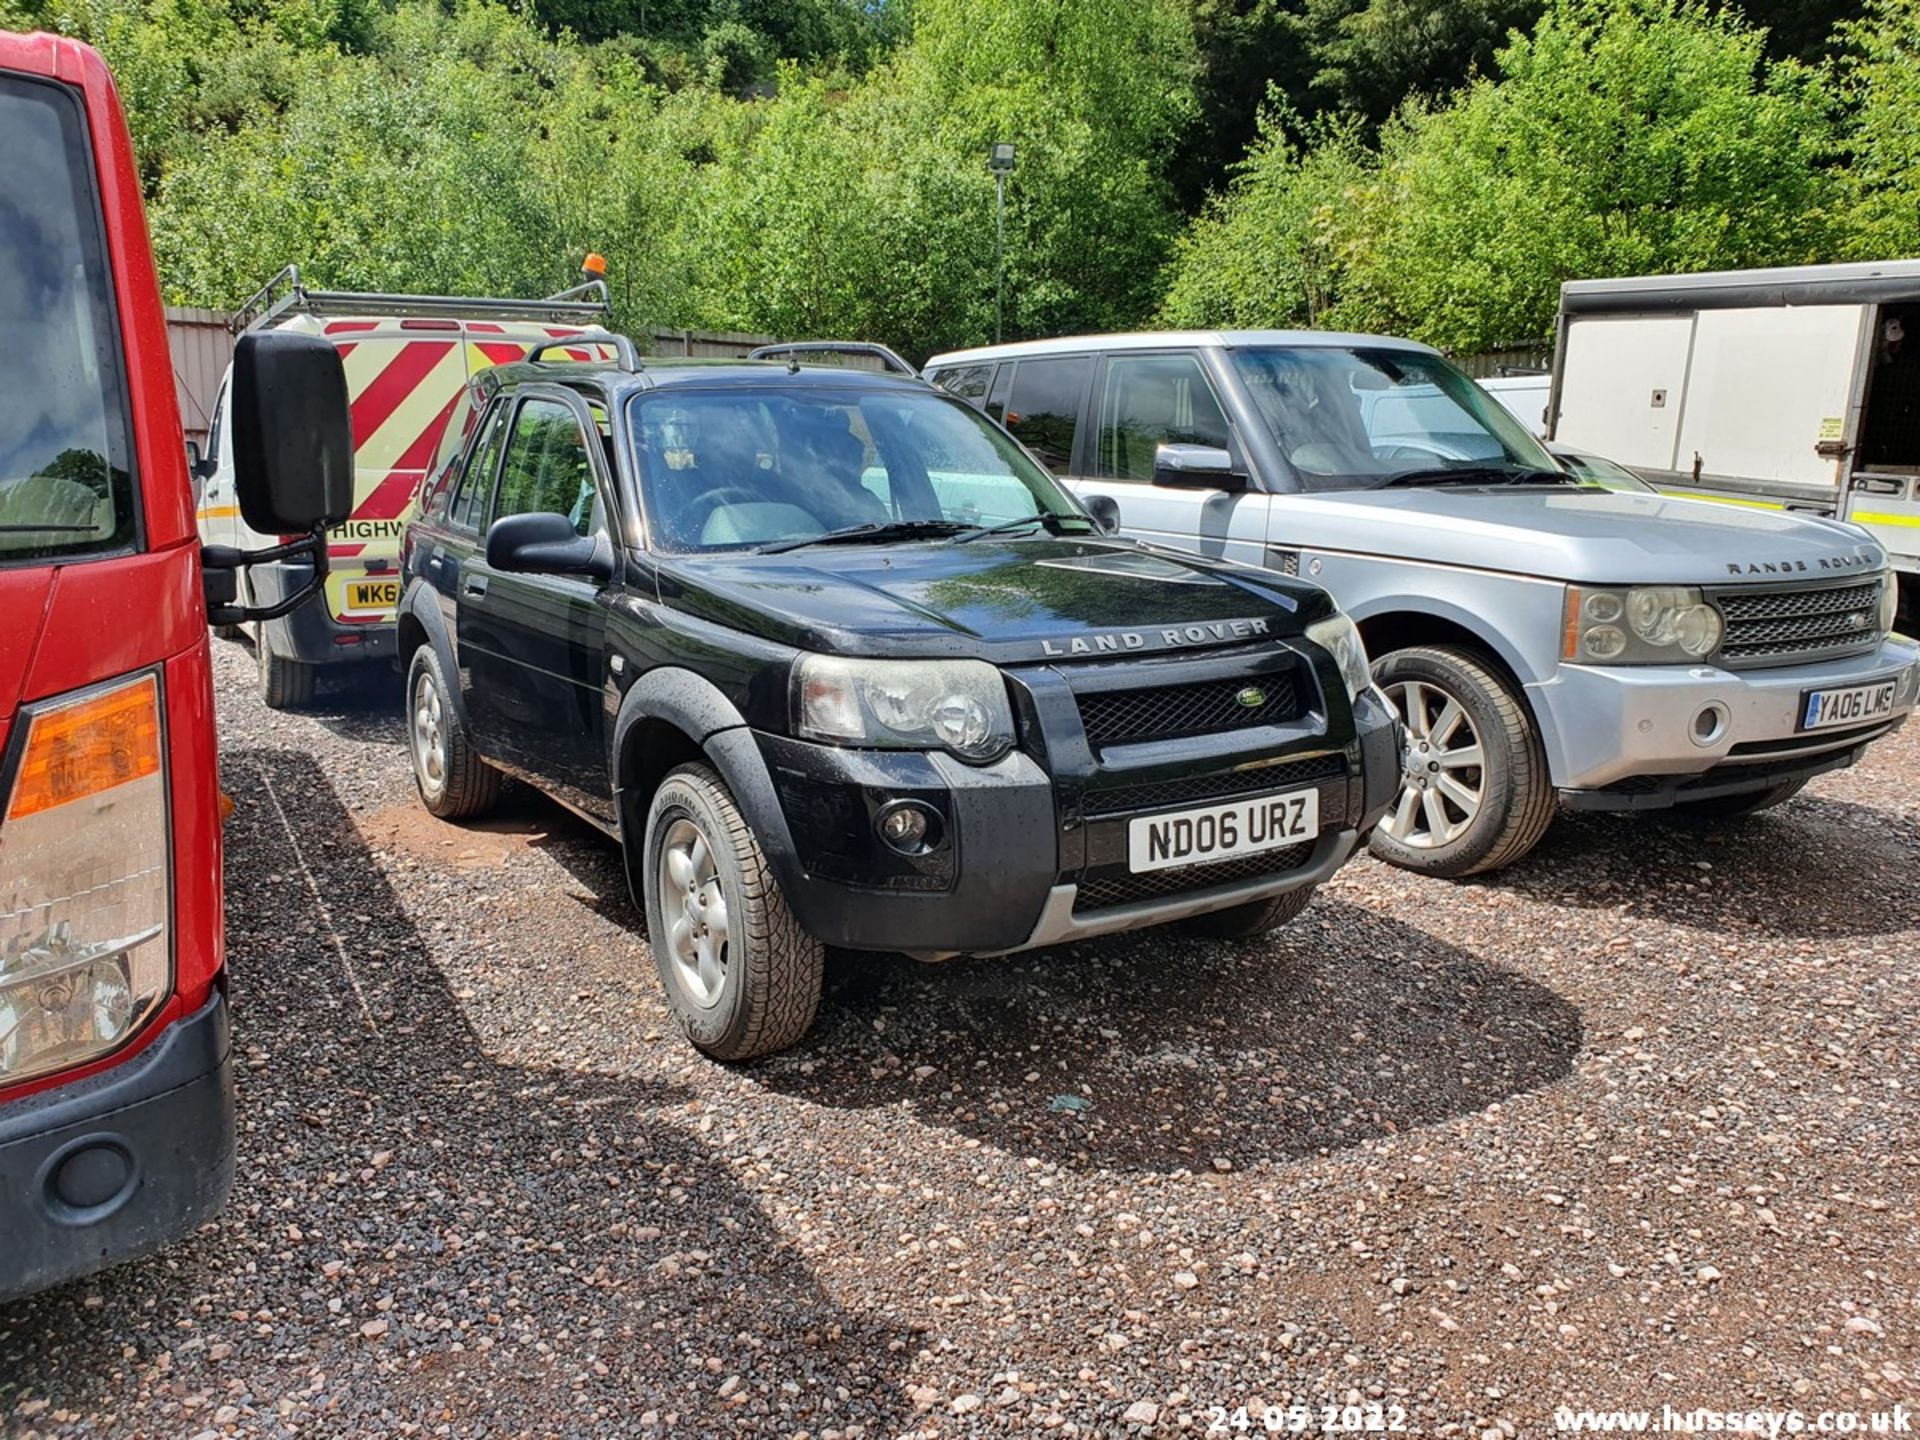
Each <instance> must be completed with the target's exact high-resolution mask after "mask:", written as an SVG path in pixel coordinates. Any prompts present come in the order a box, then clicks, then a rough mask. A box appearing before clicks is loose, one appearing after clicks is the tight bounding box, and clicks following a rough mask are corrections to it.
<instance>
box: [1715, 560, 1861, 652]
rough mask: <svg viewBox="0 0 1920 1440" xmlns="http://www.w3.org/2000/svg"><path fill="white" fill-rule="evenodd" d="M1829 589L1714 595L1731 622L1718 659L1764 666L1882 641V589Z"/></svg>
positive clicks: (1736, 592)
mask: <svg viewBox="0 0 1920 1440" xmlns="http://www.w3.org/2000/svg"><path fill="white" fill-rule="evenodd" d="M1882 583H1883V582H1881V581H1879V580H1870V581H1867V582H1865V583H1864V584H1858V585H1826V586H1822V587H1820V588H1818V589H1808V590H1761V591H1756V592H1752V593H1746V592H1742V591H1739V590H1721V591H1717V592H1715V594H1714V595H1713V597H1712V598H1713V603H1714V604H1715V605H1716V606H1718V607H1719V610H1720V618H1721V619H1722V620H1724V621H1725V622H1726V627H1727V628H1726V633H1725V635H1723V636H1722V637H1721V640H1720V649H1719V651H1718V652H1717V653H1718V656H1719V659H1720V660H1721V661H1722V662H1724V663H1727V664H1733V665H1738V664H1747V665H1755V664H1761V663H1764V662H1766V661H1769V660H1777V661H1785V660H1788V659H1799V658H1801V657H1803V656H1811V655H1825V654H1829V653H1831V652H1833V651H1836V650H1851V649H1860V648H1865V647H1867V646H1869V645H1873V644H1875V643H1877V642H1878V641H1879V639H1880V614H1879V612H1880V587H1881V584H1882Z"/></svg>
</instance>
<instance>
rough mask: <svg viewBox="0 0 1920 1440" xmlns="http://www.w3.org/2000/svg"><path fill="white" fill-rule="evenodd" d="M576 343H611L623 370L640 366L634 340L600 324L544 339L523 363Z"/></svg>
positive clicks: (535, 361)
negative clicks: (589, 328)
mask: <svg viewBox="0 0 1920 1440" xmlns="http://www.w3.org/2000/svg"><path fill="white" fill-rule="evenodd" d="M576 345H611V346H612V347H613V353H614V363H615V364H616V365H618V366H619V367H620V368H621V369H622V370H624V371H626V372H627V373H628V374H629V375H631V374H633V373H634V372H636V371H637V370H639V368H640V352H639V350H638V349H636V348H635V347H634V343H633V341H632V340H630V339H628V338H627V337H626V336H625V335H616V334H615V333H614V332H613V331H611V330H608V329H606V328H605V327H604V326H599V325H596V326H594V327H593V329H591V330H582V331H580V332H578V333H577V334H573V335H563V336H560V337H559V338H558V339H554V340H542V341H541V342H540V343H539V344H538V345H536V346H534V347H533V348H532V349H531V350H529V351H527V358H526V359H525V360H524V361H522V362H521V363H522V364H525V365H537V364H539V363H540V357H541V356H542V355H545V354H546V353H547V351H549V350H570V349H572V348H573V347H574V346H576ZM567 363H568V364H570V365H583V364H591V363H593V362H591V361H582V360H570V361H568V362H567Z"/></svg>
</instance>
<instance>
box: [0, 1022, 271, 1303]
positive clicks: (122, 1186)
mask: <svg viewBox="0 0 1920 1440" xmlns="http://www.w3.org/2000/svg"><path fill="white" fill-rule="evenodd" d="M233 1152H234V1110H233V1070H232V1057H231V1054H230V1049H229V1034H228V1023H227V1003H226V997H225V996H223V995H221V994H220V993H219V992H218V991H217V990H216V991H215V992H214V993H213V995H212V996H210V997H209V998H208V1000H207V1003H206V1004H205V1005H204V1006H202V1007H201V1008H200V1010H199V1011H198V1012H197V1013H195V1014H193V1015H191V1016H189V1017H187V1018H186V1019H184V1020H178V1021H175V1022H174V1023H173V1024H172V1025H169V1026H168V1027H167V1029H166V1031H165V1033H163V1034H162V1035H160V1036H159V1038H158V1039H156V1040H155V1041H154V1042H153V1043H152V1044H151V1045H149V1046H148V1047H147V1048H146V1049H145V1050H143V1051H141V1052H140V1054H139V1055H137V1056H135V1057H134V1058H133V1059H131V1060H129V1061H126V1062H125V1063H124V1064H120V1065H116V1066H113V1067H112V1068H110V1069H107V1070H104V1071H102V1072H101V1073H99V1074H97V1075H94V1076H91V1077H89V1078H87V1079H85V1080H80V1081H76V1082H75V1083H74V1084H72V1085H69V1086H60V1087H56V1088H54V1089H52V1090H45V1091H41V1092H39V1093H38V1094H35V1095H31V1096H29V1097H27V1098H26V1099H24V1100H20V1101H16V1102H13V1103H12V1104H10V1105H8V1106H7V1107H6V1108H4V1109H0V1301H5V1300H10V1299H13V1298H15V1297H17V1296H21V1295H26V1294H30V1293H32V1292H33V1291H35V1290H42V1289H45V1288H46V1287H47V1286H49V1285H56V1284H58V1283H60V1282H61V1281H63V1280H71V1279H74V1278H76V1277H78V1276H81V1275H85V1274H87V1273H89V1272H90V1271H94V1270H98V1269H100V1268H101V1267H102V1266H105V1265H110V1264H113V1263H115V1262H116V1261H120V1260H127V1259H131V1258H133V1257H134V1256H136V1255H141V1254H144V1253H146V1252H147V1251H149V1250H154V1249H157V1248H158V1247H160V1246H162V1245H164V1244H166V1243H167V1242H168V1241H170V1240H173V1239H176V1238H177V1237H179V1236H181V1235H183V1234H185V1233H187V1232H188V1231H190V1230H192V1229H193V1228H194V1227H195V1226H197V1225H199V1224H200V1223H201V1222H202V1221H204V1220H206V1219H207V1218H208V1217H209V1216H211V1215H213V1214H214V1213H216V1212H217V1211H218V1210H219V1209H220V1207H221V1205H222V1204H224V1203H225V1201H226V1198H227V1192H228V1190H229V1189H231V1188H232V1185H233Z"/></svg>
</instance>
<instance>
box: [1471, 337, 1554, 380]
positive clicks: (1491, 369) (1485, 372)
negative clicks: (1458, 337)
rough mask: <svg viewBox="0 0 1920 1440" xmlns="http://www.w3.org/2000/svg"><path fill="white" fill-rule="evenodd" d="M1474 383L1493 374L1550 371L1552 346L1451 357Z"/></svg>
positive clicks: (1508, 348)
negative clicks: (1474, 380)
mask: <svg viewBox="0 0 1920 1440" xmlns="http://www.w3.org/2000/svg"><path fill="white" fill-rule="evenodd" d="M1451 358H1452V360H1453V363H1454V364H1456V365H1458V366H1459V367H1460V368H1461V369H1462V370H1464V371H1466V372H1467V374H1469V375H1471V376H1472V377H1473V378H1474V379H1476V380H1490V379H1492V378H1493V377H1494V376H1496V375H1535V374H1540V373H1542V372H1544V371H1548V370H1551V369H1552V368H1553V346H1551V345H1547V344H1530V345H1508V346H1503V347H1502V348H1500V349H1498V350H1482V351H1480V352H1479V353H1478V354H1474V355H1455V356H1452V357H1451Z"/></svg>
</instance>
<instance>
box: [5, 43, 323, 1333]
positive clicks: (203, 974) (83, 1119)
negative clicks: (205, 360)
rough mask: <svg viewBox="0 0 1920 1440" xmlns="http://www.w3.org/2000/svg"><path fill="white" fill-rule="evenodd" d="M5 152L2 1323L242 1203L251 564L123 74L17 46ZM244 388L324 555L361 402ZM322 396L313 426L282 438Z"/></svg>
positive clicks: (272, 360) (256, 485) (270, 378)
mask: <svg viewBox="0 0 1920 1440" xmlns="http://www.w3.org/2000/svg"><path fill="white" fill-rule="evenodd" d="M0 135H5V136H6V137H7V151H8V154H7V163H6V165H5V166H4V167H0V325H4V327H5V333H6V334H7V336H8V341H7V344H6V346H5V347H4V349H0V1300H5V1299H7V1298H10V1297H12V1296H15V1295H19V1294H24V1293H26V1292H28V1291H31V1290H35V1289H39V1288H41V1287H42V1286H45V1285H48V1284H52V1283H55V1282H57V1281H60V1280H63V1279H67V1278H70V1277H72V1276H75V1275H79V1274H84V1273H85V1272H87V1271H89V1270H93V1269H96V1268H98V1267H99V1266H101V1265H103V1264H106V1263H109V1262H111V1261H113V1260H116V1259H120V1258H124V1257H127V1256H130V1255H133V1254H137V1253H140V1252H142V1251H145V1250H148V1249H151V1248H153V1247H155V1246H157V1245H159V1244H161V1243H163V1242H165V1241H167V1240H169V1239H171V1238H173V1237H174V1236H177V1235H179V1234H181V1233H182V1232H184V1231H186V1230H188V1229H191V1228H192V1227H194V1226H196V1225H198V1224H199V1223H200V1222H201V1221H203V1220H204V1219H205V1218H206V1217H207V1216H209V1215H210V1214H212V1213H213V1212H214V1211H215V1210H217V1209H218V1208H219V1206H220V1204H221V1203H222V1201H223V1200H224V1199H225V1196H226V1193H227V1190H228V1188H229V1186H230V1184H231V1183H232V1177H233V1157H234V1097H233V1083H232V1075H231V1068H230V1062H229V1041H228V1016H227V1003H226V998H225V990H226V986H225V954H224V950H223V939H222V918H221V847H220V818H221V816H220V791H219V779H218V774H217V772H216V768H215V746H214V708H213V681H212V671H211V664H210V657H209V653H208V645H207V628H206V627H207V620H208V612H209V595H210V594H211V597H212V600H213V602H214V608H215V610H216V613H217V612H218V610H219V608H220V606H221V604H222V603H223V602H224V601H225V600H226V597H228V596H230V595H231V594H232V589H233V574H232V569H233V567H234V566H235V565H238V564H244V563H245V562H246V559H247V558H248V557H245V556H236V555H232V554H228V555H224V556H219V557H214V556H211V555H209V557H207V564H208V566H211V567H213V568H203V557H202V552H201V546H200V543H199V540H198V537H197V535H196V531H195V525H194V508H193V494H192V487H191V482H190V479H189V476H188V469H187V456H186V452H185V448H184V443H183V439H182V434H181V428H180V417H179V413H178V410H177V408H176V401H175V397H174V385H173V372H172V366H171V364H170V361H169V359H168V352H167V335H166V323H165V317H164V314H163V312H162V310H161V302H160V291H159V286H158V284H157V283H156V280H155V275H154V266H153V259H152V255H151V252H150V250H149V247H148V242H147V231H146V222H145V217H144V214H143V211H142V208H141V199H140V190H139V183H138V179H137V174H138V172H137V170H136V168H135V163H134V156H133V150H132V145H131V143H130V141H129V139H128V136H127V129H126V124H125V121H124V119H123V117H122V114H121V110H120V104H119V101H118V98H117V97H116V95H115V92H114V88H113V82H112V80H111V78H110V77H109V75H108V73H107V69H106V66H105V65H104V63H103V62H102V61H101V59H100V57H99V56H98V55H97V54H95V53H94V52H93V51H92V50H90V49H88V48H87V47H86V46H83V45H80V44H78V43H76V42H74V41H71V40H65V39H59V38H56V37H52V36H47V35H24V36H23V35H14V34H7V33H0ZM321 348H322V349H324V350H326V351H327V352H328V353H329V355H330V354H331V349H332V347H330V346H322V347H321ZM332 364H333V367H334V370H335V371H337V369H338V361H337V359H334V360H333V361H332ZM301 366H305V367H307V370H306V371H305V372H301V370H300V367H301ZM246 370H247V376H246V379H247V382H248V383H249V385H250V391H249V399H248V403H247V406H246V407H245V408H247V410H248V411H249V415H248V416H247V417H243V418H250V419H251V421H252V426H253V433H252V434H251V436H250V438H249V444H250V446H251V450H252V453H251V456H250V464H251V467H252V470H253V472H254V473H253V474H252V475H251V477H250V481H251V491H252V494H251V498H252V500H253V503H254V505H255V508H256V510H257V511H258V512H259V514H260V516H261V518H263V519H272V520H274V521H277V522H279V523H278V524H277V525H276V526H275V529H276V530H288V529H291V530H294V531H296V532H298V531H301V530H305V529H308V528H310V527H313V528H314V533H315V534H318V533H320V532H319V530H318V528H317V527H318V526H319V525H320V524H322V523H323V521H324V519H325V517H326V516H327V515H328V514H331V513H344V510H343V509H342V508H341V506H342V505H343V503H345V499H344V498H343V497H345V498H350V493H351V492H350V490H343V489H342V483H343V482H342V480H341V477H338V476H329V475H327V474H326V473H325V472H326V471H327V469H328V467H330V466H331V467H335V468H340V469H344V468H345V467H347V466H349V465H350V460H351V455H350V449H348V447H347V445H346V439H345V433H346V431H345V427H346V419H345V391H344V382H341V385H340V389H339V392H338V394H337V396H336V395H334V394H332V393H331V392H330V390H329V384H330V381H329V379H328V376H327V373H326V371H325V370H324V368H323V362H322V357H320V356H318V355H315V354H313V353H312V352H308V353H307V354H306V355H304V356H300V357H292V356H288V355H285V354H279V355H275V354H267V355H257V354H256V355H253V356H251V357H250V358H249V360H248V361H247V364H246ZM302 373H305V374H306V375H308V376H310V377H311V381H312V383H311V384H310V385H309V386H308V387H307V388H308V389H310V390H311V391H312V392H313V393H312V394H310V395H307V396H305V397H304V398H300V397H295V401H296V403H294V404H293V405H292V407H291V411H292V414H293V418H294V420H295V422H296V424H295V426H294V429H293V433H291V434H289V435H287V436H285V437H278V436H275V435H273V434H271V433H263V429H264V430H270V429H271V427H263V424H262V419H261V417H262V416H265V415H268V414H270V413H273V412H272V411H271V406H272V405H273V404H274V403H275V401H276V397H278V399H279V400H280V401H285V400H287V399H288V391H289V387H290V386H291V385H292V384H293V382H295V381H296V380H298V379H300V378H301V375H302ZM336 405H337V407H338V409H339V412H340V413H339V415H338V416H337V417H335V416H334V415H333V410H332V407H333V406H336ZM336 418H337V424H338V427H339V432H340V433H339V434H338V435H336V434H334V433H333V432H332V427H333V425H334V424H335V423H336ZM302 422H304V427H305V428H304V429H302ZM276 443H277V444H278V445H279V446H280V449H279V450H278V451H275V445H276ZM322 568H324V566H323V567H322Z"/></svg>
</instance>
